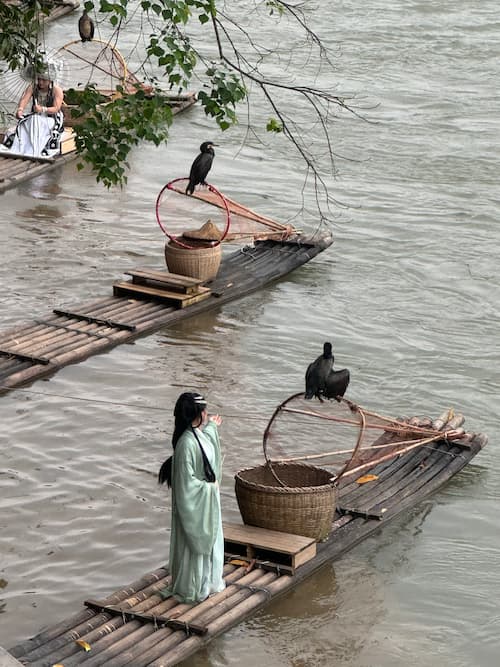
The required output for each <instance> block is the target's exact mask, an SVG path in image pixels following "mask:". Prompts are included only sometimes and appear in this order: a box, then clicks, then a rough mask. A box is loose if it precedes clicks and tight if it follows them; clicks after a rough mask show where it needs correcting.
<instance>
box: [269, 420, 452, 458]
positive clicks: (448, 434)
mask: <svg viewBox="0 0 500 667" xmlns="http://www.w3.org/2000/svg"><path fill="white" fill-rule="evenodd" d="M438 435H439V436H440V438H443V439H445V438H447V437H448V438H449V437H453V439H458V438H459V437H462V436H463V435H465V431H464V430H463V429H454V430H453V431H449V432H446V431H445V432H441V433H439V434H438V433H436V437H437V436H438ZM412 442H415V438H412V439H411V440H396V441H395V442H388V443H386V444H385V445H368V446H367V447H360V448H359V449H358V451H359V452H372V451H373V450H376V449H387V448H388V447H399V446H400V445H408V444H411V443H412ZM354 451H355V449H354V448H351V449H339V450H338V451H333V452H325V453H324V454H307V455H305V456H294V457H292V458H289V459H269V461H270V463H293V462H294V461H311V460H313V459H322V458H325V457H327V456H339V455H340V454H351V453H352V452H354ZM395 453H396V454H397V453H398V452H395ZM325 465H326V464H325Z"/></svg>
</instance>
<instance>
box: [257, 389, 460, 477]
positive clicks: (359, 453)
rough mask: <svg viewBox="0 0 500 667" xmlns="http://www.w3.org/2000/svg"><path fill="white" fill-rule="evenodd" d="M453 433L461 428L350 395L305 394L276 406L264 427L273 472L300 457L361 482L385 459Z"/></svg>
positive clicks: (267, 456) (457, 434) (268, 457)
mask: <svg viewBox="0 0 500 667" xmlns="http://www.w3.org/2000/svg"><path fill="white" fill-rule="evenodd" d="M452 436H453V437H459V436H460V430H453V431H449V432H446V433H444V432H443V431H440V430H438V429H436V428H434V427H433V423H432V421H431V420H430V419H428V418H423V419H418V418H412V419H411V420H409V421H405V420H404V419H403V418H393V417H387V416H384V415H379V414H377V413H375V412H373V411H370V410H366V409H365V408H362V407H361V406H359V405H356V404H355V403H353V402H352V401H349V400H347V399H345V398H342V399H341V400H340V401H336V400H324V401H319V400H314V399H313V400H306V399H305V398H304V394H303V393H300V394H294V395H293V396H290V397H289V398H287V399H286V400H285V401H283V403H281V404H280V405H279V406H278V407H277V408H276V410H275V412H274V414H273V416H272V417H271V419H270V421H269V423H268V425H267V428H266V430H265V432H264V438H263V449H264V456H265V459H266V462H267V464H268V465H269V466H270V469H271V471H272V472H273V463H275V464H276V463H280V464H282V463H292V462H297V461H300V462H303V463H309V464H312V465H314V464H316V465H318V466H321V467H322V468H325V467H326V468H328V469H329V470H331V471H332V478H333V479H334V480H335V481H339V480H340V479H341V478H348V479H349V480H350V481H360V480H362V478H363V476H365V475H366V473H367V471H369V470H370V469H372V468H373V467H374V466H376V465H378V464H379V463H383V462H385V461H389V460H391V459H392V458H394V457H395V456H399V455H400V454H403V453H406V452H409V451H412V450H413V449H415V448H417V447H422V446H425V445H429V444H430V443H432V442H435V441H437V440H443V439H446V438H447V437H452ZM273 474H274V476H275V478H276V480H277V481H278V483H279V484H280V485H282V486H284V484H283V483H282V482H281V481H280V480H279V477H278V476H277V475H276V474H275V473H273ZM366 481H369V479H366Z"/></svg>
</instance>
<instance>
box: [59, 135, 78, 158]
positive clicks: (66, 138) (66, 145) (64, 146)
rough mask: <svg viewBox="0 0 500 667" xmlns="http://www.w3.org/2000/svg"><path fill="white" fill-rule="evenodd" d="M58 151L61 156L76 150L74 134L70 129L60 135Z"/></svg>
mask: <svg viewBox="0 0 500 667" xmlns="http://www.w3.org/2000/svg"><path fill="white" fill-rule="evenodd" d="M59 149H60V150H59V152H60V154H61V155H66V153H72V152H73V151H75V150H76V143H75V133H74V131H73V130H72V129H71V128H69V129H66V130H64V132H63V133H62V137H61V142H60V144H59Z"/></svg>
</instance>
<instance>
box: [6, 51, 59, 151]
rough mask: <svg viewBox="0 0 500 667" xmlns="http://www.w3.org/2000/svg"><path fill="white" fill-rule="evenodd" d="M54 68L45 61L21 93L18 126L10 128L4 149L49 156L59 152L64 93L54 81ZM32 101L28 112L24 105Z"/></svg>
mask: <svg viewBox="0 0 500 667" xmlns="http://www.w3.org/2000/svg"><path fill="white" fill-rule="evenodd" d="M53 72H54V66H53V65H50V64H49V65H45V66H44V68H43V70H42V71H41V72H40V73H39V74H38V75H37V78H36V83H35V84H34V85H32V84H30V85H29V86H28V87H27V88H26V90H25V91H24V93H23V94H22V96H21V99H20V100H19V106H18V108H17V111H16V118H17V119H18V123H17V127H16V128H15V129H14V130H11V131H7V133H6V135H5V139H4V142H3V143H4V146H3V147H2V148H3V150H5V148H7V149H9V150H10V151H11V152H12V153H17V154H20V155H31V156H34V157H40V156H41V157H49V156H51V155H54V154H56V153H58V152H59V143H60V140H61V134H62V132H63V129H64V128H63V122H64V116H63V112H62V111H61V106H62V103H63V98H64V95H63V91H62V88H61V87H60V86H58V85H57V84H56V83H54V80H53V78H54V77H53ZM30 102H31V112H30V113H29V114H28V115H26V116H25V115H24V109H25V107H26V106H27V105H28V103H30Z"/></svg>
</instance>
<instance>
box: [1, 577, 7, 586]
mask: <svg viewBox="0 0 500 667" xmlns="http://www.w3.org/2000/svg"><path fill="white" fill-rule="evenodd" d="M6 586H7V580H6V579H2V578H0V588H5V587H6Z"/></svg>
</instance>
